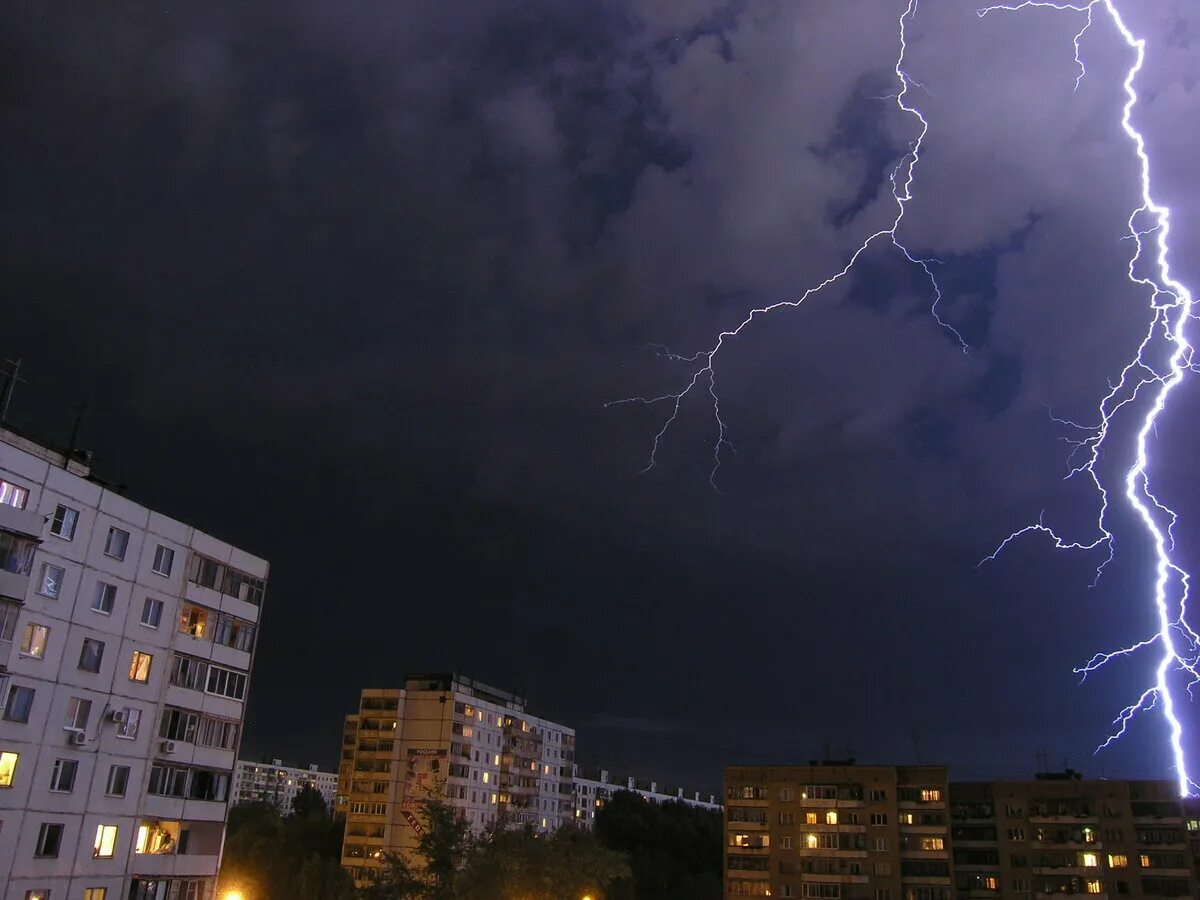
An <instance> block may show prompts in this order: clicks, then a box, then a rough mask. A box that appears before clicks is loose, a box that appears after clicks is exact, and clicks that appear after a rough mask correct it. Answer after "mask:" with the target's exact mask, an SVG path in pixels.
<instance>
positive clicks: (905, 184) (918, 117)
mask: <svg viewBox="0 0 1200 900" xmlns="http://www.w3.org/2000/svg"><path fill="white" fill-rule="evenodd" d="M919 2H920V0H908V5H907V6H906V7H905V9H904V11H903V12H902V13H901V14H900V23H899V31H900V51H899V55H898V56H897V57H896V65H895V67H894V70H893V71H894V72H895V74H896V82H897V84H898V89H897V91H896V93H895V94H893V95H891V96H890V97H888V98H886V99H889V100H894V101H895V103H896V106H897V107H899V108H900V110H901V111H902V112H904V113H905V114H906V115H908V116H909V117H910V118H912V120H913V121H914V123H915V124H916V126H917V136H916V137H915V138H914V139H913V141H912V143H911V144H910V145H909V147H908V151H907V152H906V153H905V154H904V156H903V157H901V159H900V162H899V163H898V164H897V165H896V167H895V168H894V169H893V170H892V173H891V176H890V179H889V180H890V182H891V186H892V199H893V200H894V201H895V203H896V216H895V218H894V219H893V220H892V223H891V225H890V226H889V227H887V228H883V229H880V230H879V231H876V232H874V233H873V234H871V235H868V236H867V238H866V239H864V240H863V242H862V243H861V244H859V245H858V249H857V250H855V251H854V252H853V253H852V254H851V255H850V260H849V262H847V263H846V265H845V266H844V267H843V268H842V269H840V270H839V271H837V272H835V273H834V274H832V275H830V276H829V277H827V278H826V279H825V280H824V281H821V282H819V283H818V284H816V285H814V286H813V287H810V288H809V289H808V290H806V291H805V292H804V293H803V294H801V295H800V296H799V297H797V298H796V299H793V300H780V301H779V302H777V303H772V304H770V305H768V306H762V307H759V308H757V309H752V310H751V311H750V313H749V314H748V315H747V316H746V317H745V318H744V319H743V320H742V321H741V322H739V323H738V324H737V326H736V327H734V328H731V329H729V330H728V331H722V332H721V333H720V334H719V335H718V336H717V341H716V343H715V344H714V345H713V346H712V347H710V348H709V349H707V350H701V351H700V352H698V353H694V354H692V355H691V356H680V355H677V354H674V353H670V352H668V351H666V350H660V351H659V355H661V356H664V357H666V358H669V359H672V360H675V361H677V362H684V363H695V364H699V368H697V369H695V370H694V371H693V372H692V373H691V375H690V376H689V377H688V378H687V380H686V381H685V383H684V385H683V387H682V388H681V389H680V390H678V391H674V392H671V393H667V394H661V395H659V396H655V397H628V398H626V399H624V400H614V401H612V402H611V403H607V404H605V406H606V407H607V406H615V405H618V404H622V403H641V404H657V403H665V404H667V405H668V406H669V407H670V410H671V412H670V415H668V417H667V419H666V421H664V422H663V425H662V427H661V428H660V429H659V431H658V433H657V434H655V435H654V442H653V444H652V446H651V448H650V459H649V461H648V462H647V463H646V467H645V469H644V470H643V471H649V470H650V469H653V468H654V467H655V466H656V465H657V464H658V452H659V448H660V447H661V446H662V442H663V439H664V438H665V437H666V436H667V432H669V431H670V430H671V426H672V425H674V424H675V421H676V419H678V418H679V412H680V409H681V407H682V406H683V402H684V400H685V399H686V398H687V397H688V395H689V394H691V393H692V392H693V391H695V390H697V389H701V390H704V389H707V392H708V395H709V399H710V401H711V404H712V411H713V418H714V420H715V423H716V428H717V438H716V442H715V443H714V445H713V456H712V469H711V470H710V472H709V482H710V483H711V484H712V485H713V487H714V488H715V487H716V479H717V470H718V469H720V467H721V459H722V452H723V451H724V450H726V449H728V450H732V449H733V444H732V443H730V441H729V429H728V427H727V426H726V424H725V420H724V418H723V417H722V416H721V398H720V395H719V394H718V393H717V371H716V365H717V357H718V356H719V354H720V353H721V350H722V349H723V348H724V347H725V344H726V343H727V342H728V341H730V340H732V339H733V338H736V337H738V336H739V335H740V334H741V333H742V331H743V330H745V329H747V328H749V327H750V325H751V324H753V323H754V322H755V320H757V319H759V318H761V317H763V316H766V315H767V314H769V313H772V312H775V311H776V310H779V309H784V308H792V309H795V308H796V307H798V306H800V305H801V304H803V303H804V301H806V300H807V299H808V298H809V297H812V296H813V295H815V294H819V293H820V292H821V291H823V290H825V288H827V287H829V286H831V285H833V284H836V283H837V282H839V281H841V280H842V279H843V278H845V276H846V275H847V274H849V273H850V271H851V270H852V269H853V268H854V266H855V264H856V263H857V262H858V260H859V257H861V256H862V255H863V253H865V252H866V250H867V248H868V247H870V246H871V245H872V244H874V243H875V242H876V241H879V240H881V239H884V238H886V239H887V240H889V241H890V242H891V244H892V246H894V247H895V248H896V249H897V250H898V251H899V252H900V253H902V254H903V255H904V258H905V259H907V260H908V261H909V262H910V263H912V264H913V265H914V266H919V267H920V268H921V271H922V272H924V274H925V277H926V278H927V279H928V280H929V285H930V290H931V291H932V294H933V303H932V305H931V306H930V313H931V314H932V315H933V318H934V319H935V321H936V322H937V323H938V325H940V326H941V327H942V328H944V329H945V330H946V331H948V332H949V333H950V334H952V335H953V336H954V338H955V339H956V340H957V341H958V343H959V344H960V345H961V346H962V348H963V351H964V352H965V351H966V350H967V344H966V341H965V340H963V337H962V335H961V334H959V332H958V331H957V330H956V329H955V328H954V327H953V326H952V325H950V324H949V323H947V322H946V321H945V320H943V319H942V318H941V316H940V315H939V314H938V306H939V305H940V304H941V301H942V291H941V288H940V287H939V286H938V282H937V278H936V277H934V274H933V268H932V266H933V264H934V263H935V262H936V260H933V259H927V258H923V257H920V256H916V255H914V254H913V253H912V252H910V251H909V249H908V247H906V246H905V245H904V243H903V242H902V241H901V239H900V236H899V231H900V223H901V222H902V221H903V220H904V214H905V212H906V211H907V209H908V204H909V202H910V201H911V200H912V196H913V194H912V187H913V179H914V177H915V173H916V168H917V164H918V163H920V161H921V148H922V146H923V144H924V141H925V135H926V134H927V133H928V131H929V122H928V121H927V120H926V119H925V117H924V116H923V115H922V114H921V112H920V110H919V109H917V107H916V106H914V105H912V104H911V103H910V102H909V99H908V96H909V88H910V87H918V88H919V87H920V86H921V85H920V84H919V82H917V81H915V80H913V79H912V78H910V77H909V76H908V74H907V73H906V72H905V71H904V60H905V54H906V53H907V52H908V26H909V24H910V23H911V22H912V20H913V18H914V17H915V16H916V13H917V6H918V4H919Z"/></svg>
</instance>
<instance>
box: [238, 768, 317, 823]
mask: <svg viewBox="0 0 1200 900" xmlns="http://www.w3.org/2000/svg"><path fill="white" fill-rule="evenodd" d="M337 785H338V775H337V773H336V772H322V771H321V770H320V769H318V768H317V766H316V765H310V766H308V768H306V769H301V768H297V767H295V766H285V765H284V764H283V760H282V759H272V760H271V761H270V762H250V761H248V760H244V759H239V760H238V761H237V765H236V766H235V767H234V770H233V798H234V799H233V802H234V803H266V804H269V805H270V806H273V807H275V808H276V809H278V810H279V811H280V812H281V813H283V814H284V815H285V816H286V815H290V814H291V812H292V801H293V800H295V799H296V795H297V794H299V793H300V792H301V791H302V790H304V788H306V787H310V788H312V789H313V790H315V791H317V792H318V793H319V794H320V795H321V799H323V800H324V801H325V806H326V808H328V809H329V810H331V811H332V810H333V808H334V801H335V799H336V796H337Z"/></svg>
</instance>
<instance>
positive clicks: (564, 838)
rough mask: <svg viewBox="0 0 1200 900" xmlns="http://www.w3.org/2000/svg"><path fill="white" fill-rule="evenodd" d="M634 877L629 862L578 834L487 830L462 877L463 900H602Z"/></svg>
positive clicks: (571, 830)
mask: <svg viewBox="0 0 1200 900" xmlns="http://www.w3.org/2000/svg"><path fill="white" fill-rule="evenodd" d="M629 876H630V870H629V866H628V864H627V862H626V860H625V857H624V856H623V855H622V854H620V853H617V852H615V851H613V850H609V849H607V848H605V847H603V846H601V844H600V842H599V841H598V840H596V838H595V837H594V836H593V835H591V834H588V833H586V832H583V831H579V830H577V829H574V828H560V829H559V830H557V831H555V832H552V833H550V834H537V833H535V832H534V831H533V829H532V828H529V827H525V828H521V829H509V828H505V827H504V824H503V823H500V825H499V827H494V828H491V829H489V830H488V831H487V832H486V833H485V834H484V836H483V838H482V839H481V840H480V841H479V842H478V843H477V844H476V846H475V848H474V852H472V854H471V856H470V859H469V860H468V864H467V867H466V868H465V869H464V870H463V872H462V877H461V879H460V885H461V887H460V890H459V893H458V894H457V897H458V898H461V900H578V898H580V897H584V896H592V897H596V898H600V897H603V896H604V895H605V890H606V889H607V888H608V886H609V885H610V884H612V883H614V882H616V881H617V880H619V879H622V878H628V877H629Z"/></svg>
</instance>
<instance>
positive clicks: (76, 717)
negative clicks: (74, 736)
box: [63, 697, 92, 731]
mask: <svg viewBox="0 0 1200 900" xmlns="http://www.w3.org/2000/svg"><path fill="white" fill-rule="evenodd" d="M91 714H92V701H91V700H84V699H83V698H82V697H72V698H71V700H70V702H69V703H68V704H67V721H66V724H64V725H63V728H65V729H66V730H67V731H83V730H84V729H86V728H87V723H88V718H89V717H90V716H91Z"/></svg>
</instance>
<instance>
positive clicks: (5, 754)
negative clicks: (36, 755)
mask: <svg viewBox="0 0 1200 900" xmlns="http://www.w3.org/2000/svg"><path fill="white" fill-rule="evenodd" d="M18 758H19V756H18V754H16V753H13V752H12V751H11V750H4V751H0V788H6V787H12V783H13V777H14V776H15V775H16V774H17V759H18Z"/></svg>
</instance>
